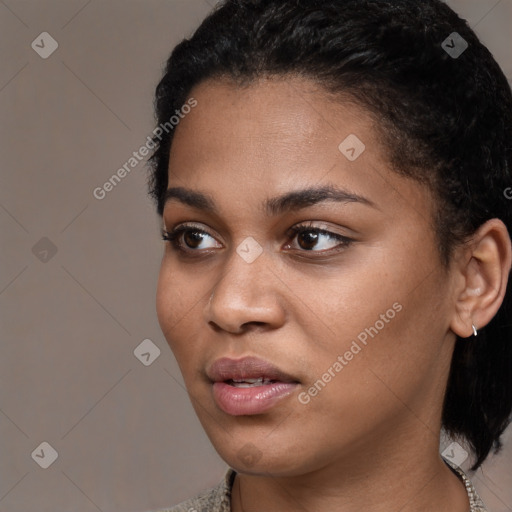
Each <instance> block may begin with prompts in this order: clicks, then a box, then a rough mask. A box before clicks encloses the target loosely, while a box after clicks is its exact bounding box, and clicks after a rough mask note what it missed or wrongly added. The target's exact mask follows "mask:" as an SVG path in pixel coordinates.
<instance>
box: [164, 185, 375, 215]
mask: <svg viewBox="0 0 512 512" xmlns="http://www.w3.org/2000/svg"><path fill="white" fill-rule="evenodd" d="M172 199H175V200H177V201H179V202H181V203H183V204H185V205H187V206H190V207H192V208H195V209H197V210H203V211H207V212H210V213H213V214H218V213H219V212H218V208H217V207H216V205H215V201H214V200H213V199H212V197H211V196H209V195H206V194H203V193H201V192H198V191H195V190H191V189H187V188H184V187H172V188H169V189H167V190H166V192H165V194H164V198H163V204H164V206H165V204H167V202H168V201H171V200H172ZM327 201H334V202H337V203H360V204H363V205H366V206H370V207H372V208H376V209H378V208H377V206H376V205H375V203H374V202H373V201H370V200H369V199H368V198H366V197H363V196H360V195H358V194H354V193H352V192H349V191H347V190H344V189H341V188H338V187H334V186H333V185H324V186H321V187H312V188H306V189H301V190H294V191H291V192H287V193H285V194H282V195H280V196H277V197H273V198H270V199H267V200H266V201H264V202H263V204H262V208H263V211H264V212H265V213H266V214H267V215H268V216H277V215H281V214H283V213H289V212H293V211H297V210H301V209H303V208H307V207H308V206H312V205H315V204H318V203H323V202H327Z"/></svg>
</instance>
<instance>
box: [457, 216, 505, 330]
mask: <svg viewBox="0 0 512 512" xmlns="http://www.w3.org/2000/svg"><path fill="white" fill-rule="evenodd" d="M464 254H465V258H464V259H463V260H462V262H461V263H460V264H459V268H458V272H459V273H460V277H461V282H462V290H460V289H459V291H458V292H457V293H458V295H457V296H456V297H455V300H456V304H455V314H454V316H453V319H452V322H451V325H450V327H451V329H452V331H453V332H454V333H455V334H457V336H459V337H461V338H469V337H470V336H476V335H477V332H478V329H482V328H483V327H485V326H486V325H487V324H488V323H489V322H490V321H491V320H492V319H493V317H494V316H495V315H496V313H497V312H498V310H499V308H500V306H501V304H502V303H503V299H504V297H505V292H506V288H507V282H508V277H509V273H510V267H511V260H512V246H511V241H510V236H509V233H508V231H507V228H506V226H505V224H503V222H502V221H500V220H498V219H491V220H489V221H487V222H486V223H484V224H483V225H482V226H480V228H479V229H478V230H477V231H476V233H475V234H474V236H473V237H472V238H471V240H470V241H469V242H468V243H467V244H466V246H465V247H464ZM477 326H478V327H477Z"/></svg>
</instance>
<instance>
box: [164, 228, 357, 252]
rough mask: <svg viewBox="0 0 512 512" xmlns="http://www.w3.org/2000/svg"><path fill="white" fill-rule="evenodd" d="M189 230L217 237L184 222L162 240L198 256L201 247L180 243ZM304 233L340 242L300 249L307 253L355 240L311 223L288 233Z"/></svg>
mask: <svg viewBox="0 0 512 512" xmlns="http://www.w3.org/2000/svg"><path fill="white" fill-rule="evenodd" d="M187 232H194V233H200V234H205V235H208V236H210V237H212V238H215V237H213V235H211V234H210V233H208V232H207V231H205V230H203V229H200V228H198V227H196V226H193V225H186V224H184V225H181V226H178V227H177V228H175V229H174V230H173V231H171V232H168V231H165V230H162V240H164V241H166V242H169V243H170V244H171V246H172V247H173V248H174V249H175V250H177V251H180V252H181V253H183V254H185V255H187V256H190V257H197V256H192V253H199V252H201V249H186V248H184V246H183V244H182V243H180V238H181V235H182V234H184V233H187ZM302 233H315V234H317V235H326V236H328V237H329V238H331V239H333V240H337V241H339V242H340V243H339V244H338V245H337V246H336V247H333V248H331V249H328V250H323V251H314V250H305V249H302V250H301V249H298V250H299V251H300V252H305V253H318V254H322V255H323V254H330V253H332V252H339V251H340V249H345V248H347V247H349V246H350V245H351V244H352V243H353V242H354V240H353V239H351V238H348V237H346V236H343V235H340V234H338V233H333V232H331V231H328V230H326V229H322V228H319V227H315V226H312V225H311V224H300V225H298V226H293V227H291V228H290V229H289V230H288V231H287V233H286V235H287V236H288V237H289V238H291V239H292V240H293V239H294V238H295V237H297V236H298V235H301V234H302Z"/></svg>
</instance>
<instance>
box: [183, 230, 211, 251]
mask: <svg viewBox="0 0 512 512" xmlns="http://www.w3.org/2000/svg"><path fill="white" fill-rule="evenodd" d="M205 235H206V233H202V232H200V231H193V230H187V231H185V232H184V233H183V240H184V242H185V244H186V246H187V247H190V248H191V249H197V247H198V246H199V245H200V244H201V242H202V241H203V240H204V238H205ZM206 236H209V235H206Z"/></svg>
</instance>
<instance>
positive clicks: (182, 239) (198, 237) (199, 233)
mask: <svg viewBox="0 0 512 512" xmlns="http://www.w3.org/2000/svg"><path fill="white" fill-rule="evenodd" d="M208 238H211V239H212V240H215V239H214V237H213V236H212V235H211V234H210V233H208V232H207V231H205V230H204V229H200V228H198V227H196V226H194V225H191V224H181V225H180V226H178V227H176V228H174V229H173V230H172V231H170V232H167V231H165V230H162V239H163V240H165V241H166V242H170V243H171V245H172V246H173V248H174V249H176V250H179V251H182V252H185V253H190V252H197V251H199V250H203V249H215V248H218V247H219V245H215V244H213V245H212V244H210V245H208V244H207V242H208ZM204 244H206V245H204Z"/></svg>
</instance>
